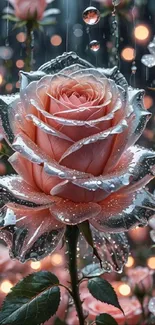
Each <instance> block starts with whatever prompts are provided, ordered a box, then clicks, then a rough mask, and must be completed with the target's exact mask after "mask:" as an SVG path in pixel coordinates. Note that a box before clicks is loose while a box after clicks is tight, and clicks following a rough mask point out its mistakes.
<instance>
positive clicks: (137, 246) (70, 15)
mask: <svg viewBox="0 0 155 325" xmlns="http://www.w3.org/2000/svg"><path fill="white" fill-rule="evenodd" d="M32 1H33V0H32ZM90 5H91V6H94V7H95V8H96V9H94V12H93V18H92V19H97V21H98V23H93V21H89V19H90V17H89V16H88V11H87V8H88V7H89V6H90ZM6 7H10V8H11V5H9V3H8V2H7V1H6V0H0V94H3V95H4V94H10V93H15V92H18V90H19V71H20V70H25V66H24V62H25V58H26V29H25V26H22V25H21V26H20V28H16V27H17V26H16V24H15V22H11V21H9V20H7V19H4V18H3V16H4V8H6ZM48 8H58V9H59V10H60V13H59V14H57V15H53V16H52V17H53V18H52V21H51V23H50V24H48V25H46V26H42V28H41V29H40V30H35V31H34V44H32V52H33V62H32V69H33V70H36V69H38V68H39V66H40V65H42V64H43V63H44V62H47V61H48V60H51V59H52V58H55V57H56V56H57V55H60V54H62V53H63V52H65V51H75V52H77V54H78V55H79V56H81V57H82V58H84V59H86V60H88V61H89V62H91V63H92V64H94V65H95V66H100V67H112V66H114V65H118V66H119V69H120V71H121V72H122V73H123V74H124V76H125V77H126V79H127V80H128V83H129V85H131V86H132V87H138V88H143V89H145V96H144V106H145V108H146V109H149V110H150V112H152V118H151V120H150V121H149V123H148V125H147V128H146V130H145V132H144V134H143V136H142V137H141V139H140V140H139V144H141V145H144V146H146V147H149V148H152V149H155V90H154V87H155V39H154V37H155V0H134V1H132V0H120V1H117V0H116V3H115V6H114V5H113V4H112V0H98V1H90V0H55V1H52V2H51V3H49V6H48ZM83 12H84V13H83ZM88 22H89V24H88ZM90 22H91V24H90ZM153 39H154V41H153ZM150 43H151V45H150ZM0 150H1V159H0V175H5V174H10V173H12V170H11V167H10V165H9V164H8V163H7V157H8V156H10V153H11V152H10V151H9V150H10V149H8V147H7V145H6V144H5V143H4V141H3V139H1V143H0ZM150 186H151V191H152V192H153V191H154V183H152V184H151V185H150ZM150 231H151V232H150ZM153 242H155V220H154V221H153V222H152V223H151V224H150V226H148V227H146V228H136V229H135V230H132V231H130V233H129V243H130V247H131V256H130V257H129V259H128V263H127V265H126V268H125V273H124V275H123V276H126V274H127V269H132V268H134V267H136V266H143V267H148V268H149V270H155V248H154V246H153ZM9 263H13V264H9ZM81 263H82V264H85V262H84V263H83V261H82V262H80V264H81ZM62 265H65V262H64V252H62V251H61V252H57V253H55V254H54V255H53V256H52V257H49V258H47V259H46V261H45V260H44V261H43V262H31V263H28V264H27V265H24V266H22V265H20V264H19V263H18V262H10V261H9V257H8V252H7V250H6V249H5V248H3V246H1V252H0V271H1V274H0V292H1V293H3V294H4V295H5V294H6V293H7V292H9V290H10V288H11V286H12V285H13V284H14V283H15V282H16V281H17V280H19V279H20V278H21V277H22V276H23V275H25V273H26V274H27V273H29V272H31V271H35V270H40V269H41V268H45V269H52V268H54V267H57V266H60V268H61V267H62ZM121 277H122V275H121ZM119 278H120V276H117V277H116V275H115V276H114V279H119ZM121 285H122V284H121ZM117 290H118V291H119V293H120V295H122V296H128V295H130V293H131V288H130V286H129V284H126V287H125V286H124V287H121V289H117ZM152 324H153V323H152Z"/></svg>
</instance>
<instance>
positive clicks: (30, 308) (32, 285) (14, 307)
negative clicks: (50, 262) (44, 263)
mask: <svg viewBox="0 0 155 325" xmlns="http://www.w3.org/2000/svg"><path fill="white" fill-rule="evenodd" d="M58 285H59V280H58V278H57V277H56V276H55V275H54V274H52V273H50V272H47V271H41V272H36V273H34V274H30V275H29V276H28V277H26V278H25V279H23V280H22V281H20V282H19V283H18V284H17V285H16V286H15V287H14V288H12V292H11V293H9V294H8V295H7V297H6V299H5V302H4V304H3V306H2V310H1V312H0V325H3V324H9V325H11V324H14V325H21V324H22V325H30V324H31V325H40V324H42V323H44V322H45V321H46V320H48V319H49V318H50V317H51V316H53V315H54V314H55V313H56V311H57V309H58V307H59V303H60V289H59V287H58Z"/></svg>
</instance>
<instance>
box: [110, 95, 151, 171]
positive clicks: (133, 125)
mask: <svg viewBox="0 0 155 325" xmlns="http://www.w3.org/2000/svg"><path fill="white" fill-rule="evenodd" d="M143 94H144V92H143V91H141V90H133V89H131V90H129V97H130V98H129V100H130V105H131V106H132V108H133V113H132V114H131V115H130V116H129V117H128V120H127V123H128V128H127V129H126V130H124V132H122V134H118V135H117V136H116V139H115V141H114V142H113V148H112V151H111V154H110V156H109V159H108V162H107V164H106V166H105V169H104V172H109V171H111V169H112V168H114V167H115V166H116V164H117V163H118V161H119V159H120V157H121V155H122V153H123V152H124V151H125V149H126V148H128V147H129V146H131V145H132V144H134V143H135V142H136V141H137V140H138V138H139V136H140V135H141V133H142V132H143V130H144V128H145V125H146V123H147V122H148V119H149V117H150V113H148V111H146V110H145V109H144V105H143Z"/></svg>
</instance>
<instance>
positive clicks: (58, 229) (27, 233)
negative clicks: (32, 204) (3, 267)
mask: <svg viewBox="0 0 155 325" xmlns="http://www.w3.org/2000/svg"><path fill="white" fill-rule="evenodd" d="M9 213H12V214H13V213H14V217H15V219H16V222H15V227H14V226H13V225H12V227H7V226H5V227H3V228H2V229H1V232H0V236H1V238H2V239H4V240H5V241H6V242H7V243H8V244H9V246H10V249H11V254H12V256H13V257H14V258H15V257H16V258H17V259H19V260H20V261H21V262H25V261H26V260H29V259H35V260H40V259H41V258H44V257H45V256H47V255H48V254H49V253H51V252H52V251H53V250H54V249H55V248H56V247H57V245H58V243H59V241H60V239H61V238H62V236H63V234H64V230H65V228H64V226H63V225H62V224H61V223H60V222H58V221H56V220H55V219H54V218H53V217H52V215H51V213H50V211H49V209H47V208H28V207H24V206H18V205H12V204H11V205H7V206H6V207H5V208H3V219H4V221H5V222H6V218H7V215H8V214H9Z"/></svg>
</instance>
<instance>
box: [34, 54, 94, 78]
mask: <svg viewBox="0 0 155 325" xmlns="http://www.w3.org/2000/svg"><path fill="white" fill-rule="evenodd" d="M74 64H76V65H77V64H80V65H82V66H84V67H86V68H90V67H93V66H92V65H91V64H90V63H89V62H87V61H85V60H83V59H81V58H80V57H79V56H78V55H77V54H76V53H75V52H68V53H66V52H65V53H63V54H62V55H60V56H57V57H56V59H52V60H51V61H49V62H46V63H45V64H43V65H42V66H41V67H40V68H39V70H41V71H44V72H45V73H46V74H53V73H58V72H59V71H61V70H62V69H64V68H66V67H69V68H70V66H71V65H74ZM66 72H67V71H66Z"/></svg>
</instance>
